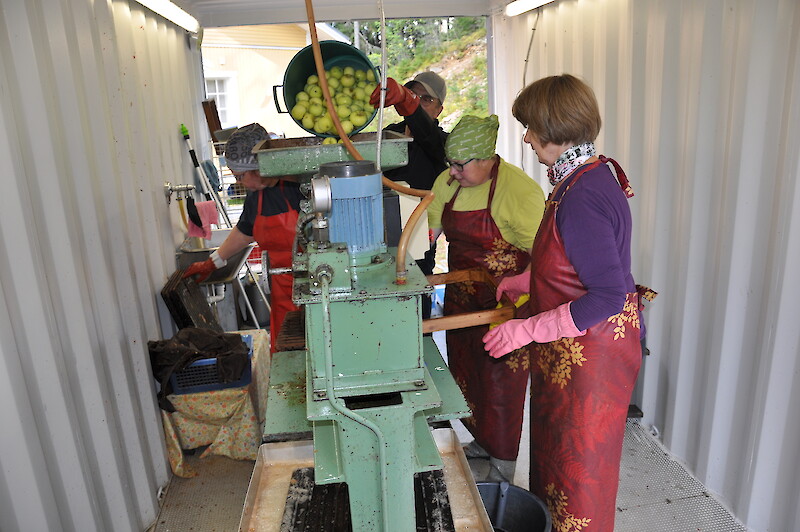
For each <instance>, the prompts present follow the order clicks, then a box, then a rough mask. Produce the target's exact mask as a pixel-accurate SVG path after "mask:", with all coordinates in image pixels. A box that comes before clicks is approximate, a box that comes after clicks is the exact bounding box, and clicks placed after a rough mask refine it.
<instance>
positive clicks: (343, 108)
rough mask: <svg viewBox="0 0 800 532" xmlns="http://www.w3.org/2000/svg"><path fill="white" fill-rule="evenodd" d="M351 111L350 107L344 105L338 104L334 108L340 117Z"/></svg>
mask: <svg viewBox="0 0 800 532" xmlns="http://www.w3.org/2000/svg"><path fill="white" fill-rule="evenodd" d="M351 112H352V111H351V110H350V108H349V107H348V106H346V105H340V106H338V107H337V108H336V114H338V115H339V118H340V119H344V118H347V117H348V116H350V113H351Z"/></svg>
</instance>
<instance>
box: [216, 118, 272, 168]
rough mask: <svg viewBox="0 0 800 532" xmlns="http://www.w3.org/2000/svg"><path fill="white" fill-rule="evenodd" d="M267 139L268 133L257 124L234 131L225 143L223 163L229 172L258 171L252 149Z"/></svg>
mask: <svg viewBox="0 0 800 532" xmlns="http://www.w3.org/2000/svg"><path fill="white" fill-rule="evenodd" d="M268 138H269V133H267V130H266V129H264V128H263V127H262V126H261V125H259V124H248V125H246V126H242V127H240V128H239V129H237V130H236V131H234V132H233V134H232V135H231V136H230V138H229V139H228V142H226V143H225V162H226V164H227V165H228V168H230V170H231V172H246V171H247V170H258V160H257V159H256V156H255V154H254V153H252V152H253V148H254V147H255V145H256V144H258V143H259V142H261V141H262V140H266V139H268Z"/></svg>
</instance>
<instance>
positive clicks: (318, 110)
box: [308, 103, 324, 116]
mask: <svg viewBox="0 0 800 532" xmlns="http://www.w3.org/2000/svg"><path fill="white" fill-rule="evenodd" d="M323 110H324V108H323V107H322V105H321V104H318V103H312V104H311V105H310V106H309V108H308V112H309V113H310V114H311V116H322V111H323Z"/></svg>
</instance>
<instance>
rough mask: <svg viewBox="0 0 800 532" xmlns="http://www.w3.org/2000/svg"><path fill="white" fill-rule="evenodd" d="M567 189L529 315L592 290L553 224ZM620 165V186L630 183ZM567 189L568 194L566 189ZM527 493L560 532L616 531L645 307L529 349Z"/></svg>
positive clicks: (536, 260) (555, 200) (545, 231)
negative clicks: (622, 462)
mask: <svg viewBox="0 0 800 532" xmlns="http://www.w3.org/2000/svg"><path fill="white" fill-rule="evenodd" d="M606 160H607V159H605V158H603V157H601V160H600V161H596V162H594V163H591V164H588V165H584V166H583V167H581V168H579V169H578V170H577V171H578V175H577V176H576V177H575V179H574V180H573V181H572V183H571V184H570V185H569V186H566V187H563V186H562V187H558V188H556V189H555V190H554V191H553V193H552V194H551V195H550V199H549V200H548V201H547V206H546V208H545V213H544V218H543V219H542V223H541V225H540V226H539V232H538V233H537V235H536V240H535V241H534V244H533V251H532V257H531V264H532V267H531V301H530V310H531V313H532V315H533V314H538V313H540V312H543V311H546V310H551V309H554V308H556V307H558V306H559V305H561V304H563V303H566V302H568V301H574V300H575V299H578V298H579V297H580V296H582V295H583V294H585V293H586V289H585V288H584V287H583V285H582V284H581V282H580V280H579V279H578V275H577V273H576V272H575V269H574V268H573V267H572V265H571V264H570V262H569V260H568V259H567V255H566V252H565V251H564V244H563V241H562V240H561V235H560V234H559V232H558V227H557V226H556V212H557V211H558V206H559V202H560V201H561V199H563V197H564V195H565V194H567V193H568V192H569V189H570V187H571V186H572V185H574V184H575V183H576V182H577V181H578V180H579V179H580V177H581V176H582V175H583V174H584V172H586V171H588V170H591V169H594V168H597V167H598V166H599V165H600V164H601V162H602V163H605V162H606ZM612 163H614V165H615V167H617V169H618V171H617V178H618V179H619V181H620V184H621V187H622V188H623V189H625V188H626V187H627V185H628V183H627V178H626V177H625V174H624V173H623V172H622V169H621V168H619V166H618V165H617V164H616V163H615V162H614V161H612ZM562 189H563V190H562ZM531 346H532V350H531V408H530V416H531V417H530V420H531V463H530V466H531V469H530V491H532V492H533V493H534V494H536V495H537V496H538V497H539V498H541V499H542V500H543V501H546V502H547V506H548V507H549V509H550V513H551V514H552V517H553V530H554V531H557V532H577V531H580V532H612V531H613V530H614V517H615V509H616V497H617V487H618V483H619V464H620V457H621V453H622V439H623V436H624V434H625V420H626V418H627V412H628V404H629V402H630V398H631V393H632V392H633V387H634V384H635V383H636V376H637V375H638V373H639V366H640V365H641V360H642V357H641V345H640V341H639V309H638V296H637V294H636V293H631V294H628V297H627V299H626V301H625V306H624V308H623V311H622V312H621V313H620V314H617V315H615V316H612V317H610V318H608V320H606V321H603V322H601V323H598V324H597V325H595V326H593V327H590V328H589V329H588V330H587V331H586V335H585V336H580V337H577V338H562V339H560V340H557V341H555V342H550V343H546V344H536V343H533V344H531Z"/></svg>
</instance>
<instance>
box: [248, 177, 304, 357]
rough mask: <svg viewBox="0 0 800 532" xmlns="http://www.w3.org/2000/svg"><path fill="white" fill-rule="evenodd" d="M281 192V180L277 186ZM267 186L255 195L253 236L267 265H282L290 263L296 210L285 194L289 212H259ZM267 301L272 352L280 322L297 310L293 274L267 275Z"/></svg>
mask: <svg viewBox="0 0 800 532" xmlns="http://www.w3.org/2000/svg"><path fill="white" fill-rule="evenodd" d="M278 186H279V187H280V190H281V195H283V181H281V182H280V183H279V185H278ZM265 192H266V189H265V190H263V191H261V192H260V193H259V195H258V214H257V215H256V221H255V224H254V225H253V238H254V239H255V241H256V242H258V245H259V246H260V247H261V249H262V250H264V251H267V252H268V253H269V264H270V267H271V268H285V267H290V266H291V265H292V243H293V242H294V234H295V226H296V225H297V218H298V213H297V211H296V210H294V209H293V208H292V206H291V205H290V204H289V200H287V199H286V197H285V196H284V200H285V201H286V206H287V207H288V209H289V211H288V212H284V213H281V214H273V215H272V216H264V215H262V214H261V212H262V211H261V200H262V198H263V197H264V193H265ZM269 287H270V293H271V294H272V295H271V297H270V303H271V307H272V310H271V311H270V315H269V341H270V353H274V352H275V342H276V341H277V340H278V332H279V331H280V330H281V324H282V323H283V319H284V317H285V316H286V313H287V312H289V311H290V310H297V307H296V306H295V305H294V303H292V274H290V273H284V274H281V275H271V276H270V285H269Z"/></svg>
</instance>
